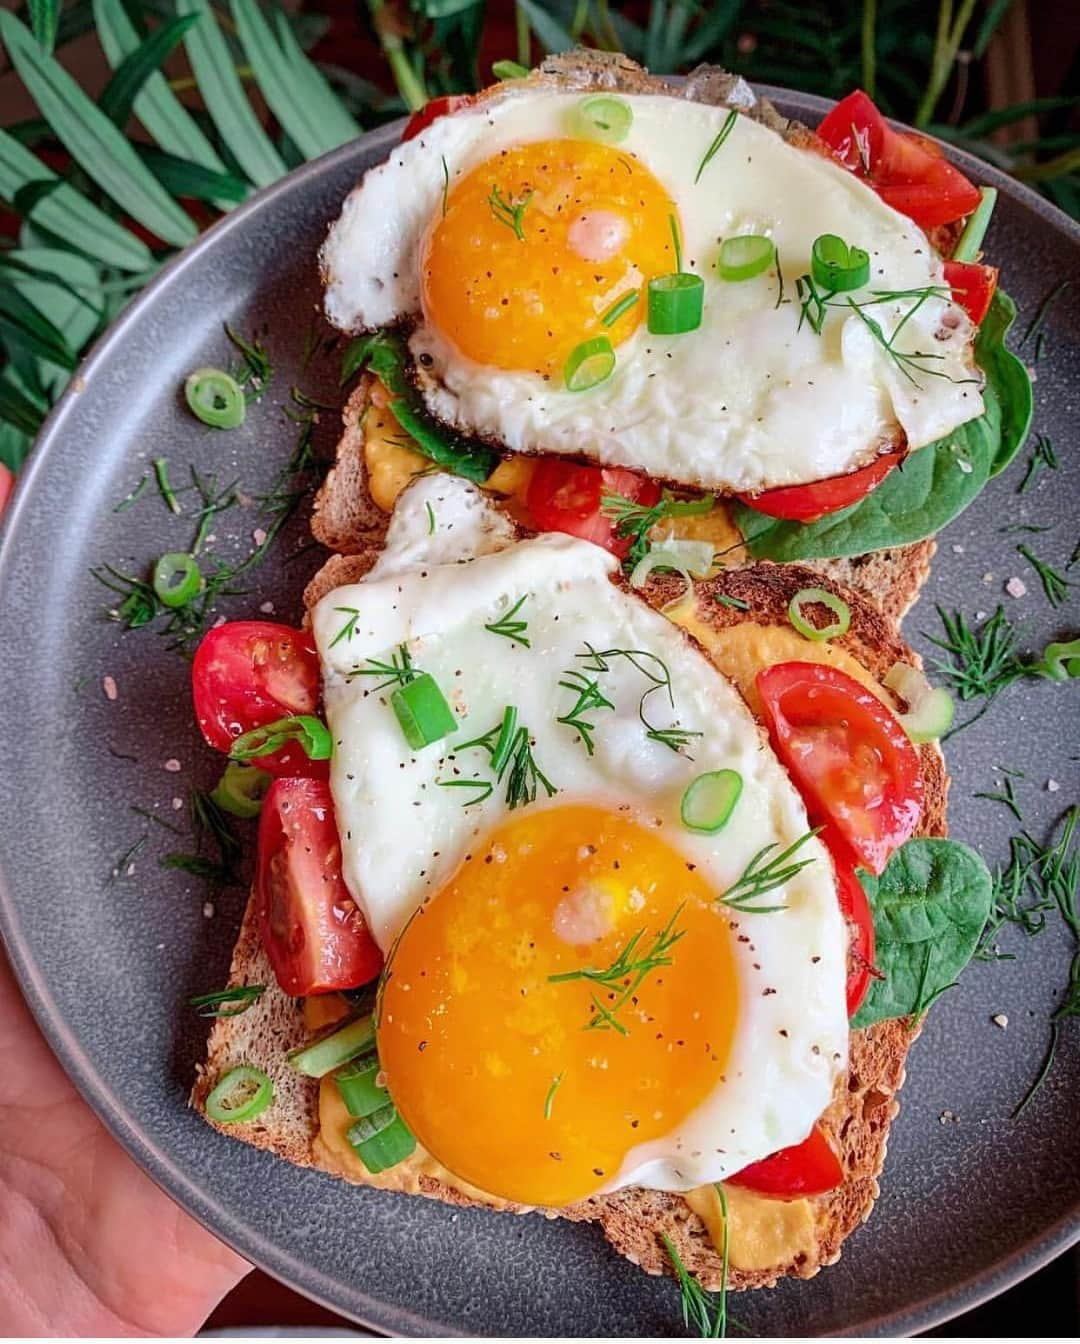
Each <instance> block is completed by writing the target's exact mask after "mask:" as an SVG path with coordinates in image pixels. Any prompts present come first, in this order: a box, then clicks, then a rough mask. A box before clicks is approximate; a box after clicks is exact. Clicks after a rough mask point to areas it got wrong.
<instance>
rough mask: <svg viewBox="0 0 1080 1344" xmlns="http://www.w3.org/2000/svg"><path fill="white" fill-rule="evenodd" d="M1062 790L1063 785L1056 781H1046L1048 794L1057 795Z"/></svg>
mask: <svg viewBox="0 0 1080 1344" xmlns="http://www.w3.org/2000/svg"><path fill="white" fill-rule="evenodd" d="M1060 788H1061V785H1060V784H1059V783H1058V782H1057V780H1056V779H1048V780H1047V781H1046V792H1047V793H1057V791H1058V789H1060Z"/></svg>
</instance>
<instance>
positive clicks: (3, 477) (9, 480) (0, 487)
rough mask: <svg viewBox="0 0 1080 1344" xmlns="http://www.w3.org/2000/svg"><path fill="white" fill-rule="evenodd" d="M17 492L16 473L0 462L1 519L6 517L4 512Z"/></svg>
mask: <svg viewBox="0 0 1080 1344" xmlns="http://www.w3.org/2000/svg"><path fill="white" fill-rule="evenodd" d="M14 490H15V473H14V472H13V471H12V470H11V468H10V467H8V466H5V465H4V463H3V462H0V518H2V517H3V516H4V510H5V509H6V508H7V506H8V500H9V499H10V498H11V496H12V493H13V492H14Z"/></svg>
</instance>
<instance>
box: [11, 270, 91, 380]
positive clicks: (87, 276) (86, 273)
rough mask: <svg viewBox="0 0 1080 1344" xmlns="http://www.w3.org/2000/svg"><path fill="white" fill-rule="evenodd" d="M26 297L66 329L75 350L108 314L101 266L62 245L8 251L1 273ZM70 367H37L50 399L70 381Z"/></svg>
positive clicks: (59, 327) (49, 362) (52, 363)
mask: <svg viewBox="0 0 1080 1344" xmlns="http://www.w3.org/2000/svg"><path fill="white" fill-rule="evenodd" d="M5 269H7V270H8V272H9V273H8V275H7V276H6V277H5V279H8V280H9V281H10V283H11V285H12V286H13V288H15V289H17V290H18V292H19V293H20V294H21V295H22V297H23V298H24V299H25V300H26V301H27V302H29V303H31V304H33V306H34V307H35V308H36V309H37V311H38V312H39V313H41V314H42V315H43V316H44V317H46V318H47V319H48V320H49V321H50V322H51V323H52V324H53V326H54V327H55V328H56V329H57V330H58V331H60V332H63V334H64V337H65V338H66V340H67V343H68V345H69V346H70V347H71V349H72V350H73V351H75V352H76V353H78V352H80V351H81V350H82V349H83V347H84V346H85V345H86V343H87V341H89V340H90V338H91V337H92V336H94V335H95V334H96V332H97V331H98V329H99V328H100V327H101V325H102V323H103V318H104V308H105V301H104V295H103V294H102V292H101V278H100V276H99V274H98V270H97V267H96V266H94V265H93V263H92V262H89V261H87V260H86V258H85V257H79V256H76V255H74V254H73V253H71V252H64V251H62V250H61V249H59V248H45V247H31V248H15V249H13V250H12V251H10V252H6V253H4V254H3V256H2V259H0V272H2V271H3V270H5ZM65 368H66V366H65V365H63V364H57V363H56V362H55V361H53V360H46V361H45V362H44V363H43V364H42V365H41V366H39V368H38V376H39V379H40V381H41V383H42V386H43V387H44V388H45V390H46V391H47V392H48V394H49V395H50V396H51V397H55V396H57V395H58V394H59V393H60V391H61V390H62V389H63V387H64V385H65V384H66V383H67V372H66V371H65Z"/></svg>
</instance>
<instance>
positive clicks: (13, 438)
mask: <svg viewBox="0 0 1080 1344" xmlns="http://www.w3.org/2000/svg"><path fill="white" fill-rule="evenodd" d="M0 395H2V389H0ZM33 443H34V440H33V438H32V436H31V435H29V434H25V433H23V431H22V430H21V429H16V428H15V426H14V425H12V424H9V423H8V422H7V421H6V420H0V462H3V464H4V466H5V467H7V468H8V470H9V471H14V472H16V473H18V472H19V471H20V470H21V469H22V464H23V463H24V462H25V461H26V458H27V455H28V454H29V452H30V449H31V447H32V446H33Z"/></svg>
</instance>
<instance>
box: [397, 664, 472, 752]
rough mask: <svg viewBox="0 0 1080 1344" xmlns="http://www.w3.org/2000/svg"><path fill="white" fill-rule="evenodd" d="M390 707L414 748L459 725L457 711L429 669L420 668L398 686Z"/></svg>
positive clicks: (448, 732) (445, 733)
mask: <svg viewBox="0 0 1080 1344" xmlns="http://www.w3.org/2000/svg"><path fill="white" fill-rule="evenodd" d="M390 707H391V708H392V709H393V711H394V714H395V715H396V716H397V721H398V723H399V724H400V725H401V731H402V732H403V733H404V734H405V741H406V742H408V744H409V746H410V747H412V749H413V751H419V750H420V748H421V747H429V746H431V744H432V743H433V742H441V741H442V739H443V738H444V737H448V736H449V735H450V734H451V733H452V732H453V731H454V729H455V728H456V727H457V719H456V718H455V717H454V711H453V710H452V709H451V708H450V706H449V705H448V704H447V703H446V696H445V695H443V693H442V691H441V690H440V689H439V685H438V682H436V680H435V678H434V677H433V676H432V675H431V673H430V672H421V673H420V674H419V675H418V676H416V677H413V679H412V681H409V682H406V684H405V685H404V686H399V687H398V688H397V690H396V691H394V693H393V695H391V697H390Z"/></svg>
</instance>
